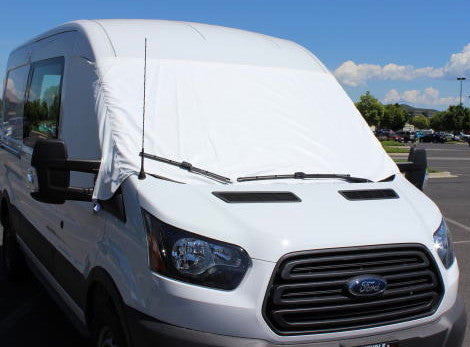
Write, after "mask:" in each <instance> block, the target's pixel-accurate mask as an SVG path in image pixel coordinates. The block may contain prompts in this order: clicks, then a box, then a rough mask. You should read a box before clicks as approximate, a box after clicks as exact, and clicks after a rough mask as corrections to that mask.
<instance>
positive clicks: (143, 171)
mask: <svg viewBox="0 0 470 347" xmlns="http://www.w3.org/2000/svg"><path fill="white" fill-rule="evenodd" d="M146 80H147V38H145V47H144V101H143V106H142V152H140V172H139V180H144V179H145V177H146V175H145V170H144V154H145V149H144V144H145V143H144V139H145V82H146Z"/></svg>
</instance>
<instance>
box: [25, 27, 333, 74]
mask: <svg viewBox="0 0 470 347" xmlns="http://www.w3.org/2000/svg"><path fill="white" fill-rule="evenodd" d="M70 30H77V31H80V32H82V33H83V34H85V36H86V37H87V39H88V40H89V42H90V44H91V46H92V50H93V52H94V55H95V59H97V60H99V59H100V57H104V56H113V55H114V56H117V57H143V54H144V39H145V38H147V39H148V51H147V54H148V57H149V58H157V59H179V60H200V61H217V62H225V63H238V64H250V65H265V66H279V67H287V68H297V69H309V70H312V69H313V70H317V71H322V70H323V71H326V68H325V67H324V66H323V65H322V64H321V63H320V61H319V60H318V59H317V58H316V57H315V56H314V55H313V54H312V53H310V52H309V51H308V50H306V49H305V48H303V47H302V46H300V45H298V44H296V43H294V42H292V41H288V40H284V39H280V38H275V37H271V36H267V35H262V34H258V33H254V32H249V31H244V30H239V29H233V28H227V27H222V26H216V25H208V24H201V23H190V22H176V21H166V20H143V19H103V20H79V21H74V22H69V23H65V24H63V25H61V26H59V27H57V28H55V29H53V30H50V31H48V32H46V33H44V34H42V35H39V36H37V37H36V38H34V39H32V40H31V41H29V43H30V42H34V41H37V40H41V39H43V38H45V37H47V36H50V35H54V34H57V33H60V32H63V31H70Z"/></svg>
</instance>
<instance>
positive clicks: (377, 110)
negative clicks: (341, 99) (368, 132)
mask: <svg viewBox="0 0 470 347" xmlns="http://www.w3.org/2000/svg"><path fill="white" fill-rule="evenodd" d="M356 107H357V109H358V110H359V112H361V114H362V117H364V119H365V120H366V122H367V124H369V125H375V126H378V125H379V124H380V122H381V121H382V118H383V116H384V106H383V105H382V103H381V102H380V101H379V100H377V98H375V97H374V96H372V95H371V94H370V92H369V91H367V92H366V93H365V94H363V95H361V96H360V97H359V101H358V102H356Z"/></svg>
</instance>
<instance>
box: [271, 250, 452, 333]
mask: <svg viewBox="0 0 470 347" xmlns="http://www.w3.org/2000/svg"><path fill="white" fill-rule="evenodd" d="M360 275H376V276H381V277H382V278H384V279H385V280H386V281H387V288H386V290H385V291H384V292H383V294H381V295H379V296H374V297H366V298H364V297H355V296H353V295H351V294H350V293H349V292H348V290H347V283H348V281H349V280H351V279H352V278H355V277H357V276H360ZM443 291H444V290H443V285H442V280H441V277H440V275H439V270H438V269H437V266H436V264H435V262H434V259H433V257H432V256H431V255H430V253H429V252H428V251H427V249H426V248H425V247H424V246H421V245H418V244H403V245H401V244H400V245H383V246H368V247H355V248H339V249H325V250H318V251H307V252H299V253H292V254H288V255H286V256H284V257H283V258H282V259H281V260H280V261H279V263H278V264H277V266H276V270H275V271H274V274H273V278H272V280H271V283H270V286H269V288H268V292H267V294H266V298H265V303H264V307H263V310H264V312H263V313H264V317H265V319H266V321H267V323H268V324H269V325H270V327H271V328H272V329H273V330H274V331H275V332H276V333H277V334H279V335H296V334H312V333H326V332H336V331H345V330H354V329H364V328H370V327H376V326H381V325H386V324H392V323H399V322H404V321H409V320H413V319H418V318H422V317H425V316H429V315H431V314H433V313H434V312H435V310H436V309H437V307H438V305H439V303H440V301H441V298H442V296H443Z"/></svg>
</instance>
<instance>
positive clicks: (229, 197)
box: [212, 191, 302, 204]
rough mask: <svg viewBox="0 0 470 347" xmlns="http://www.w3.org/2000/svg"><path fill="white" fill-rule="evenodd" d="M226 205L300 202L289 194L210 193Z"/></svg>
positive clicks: (295, 196)
mask: <svg viewBox="0 0 470 347" xmlns="http://www.w3.org/2000/svg"><path fill="white" fill-rule="evenodd" d="M212 194H214V195H215V196H216V197H218V198H219V199H221V200H223V201H225V202H227V203H232V204H233V203H236V204H241V203H270V202H277V203H279V202H301V201H302V200H301V199H300V198H299V197H298V196H297V195H295V194H294V193H291V192H254V191H253V192H250V191H247V192H212Z"/></svg>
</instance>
